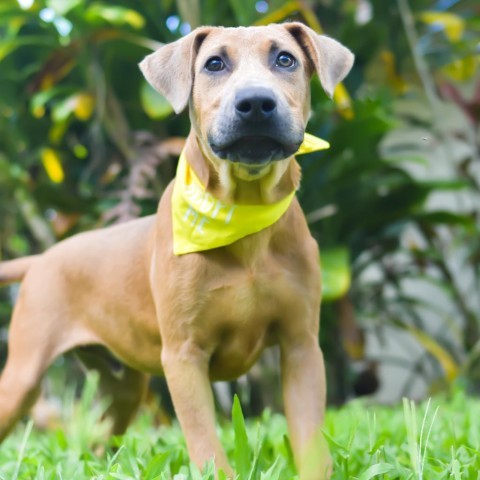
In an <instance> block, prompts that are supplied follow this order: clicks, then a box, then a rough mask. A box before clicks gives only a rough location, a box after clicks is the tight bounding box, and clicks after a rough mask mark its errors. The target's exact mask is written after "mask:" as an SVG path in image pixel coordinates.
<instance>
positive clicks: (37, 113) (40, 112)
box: [32, 105, 45, 118]
mask: <svg viewBox="0 0 480 480" xmlns="http://www.w3.org/2000/svg"><path fill="white" fill-rule="evenodd" d="M32 113H33V116H34V117H35V118H42V117H43V116H44V115H45V108H44V106H43V105H38V106H37V107H35V108H34V109H33V110H32Z"/></svg>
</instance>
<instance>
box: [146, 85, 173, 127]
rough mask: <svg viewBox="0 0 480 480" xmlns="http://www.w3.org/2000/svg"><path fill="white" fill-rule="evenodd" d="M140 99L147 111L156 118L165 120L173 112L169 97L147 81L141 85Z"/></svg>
mask: <svg viewBox="0 0 480 480" xmlns="http://www.w3.org/2000/svg"><path fill="white" fill-rule="evenodd" d="M140 101H141V103H142V107H143V110H144V111H145V113H146V114H147V115H148V116H149V117H150V118H153V119H155V120H163V119H165V118H167V117H168V116H169V115H170V114H171V113H172V112H173V108H172V106H171V105H170V104H169V103H168V101H167V99H166V98H165V97H164V96H163V95H160V93H158V92H157V91H156V90H155V89H154V88H153V87H151V86H150V84H149V83H148V82H146V81H144V82H142V85H141V87H140Z"/></svg>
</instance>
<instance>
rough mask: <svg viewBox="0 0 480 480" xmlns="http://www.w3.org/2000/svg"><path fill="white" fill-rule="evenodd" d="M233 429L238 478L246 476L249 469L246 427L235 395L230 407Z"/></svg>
mask: <svg viewBox="0 0 480 480" xmlns="http://www.w3.org/2000/svg"><path fill="white" fill-rule="evenodd" d="M232 422H233V431H234V432H235V450H234V458H235V468H236V472H237V473H238V475H239V476H240V478H247V476H248V472H249V470H250V447H249V445H248V436H247V429H246V428H245V419H244V417H243V412H242V407H241V405H240V400H239V399H238V397H237V395H235V397H234V399H233V407H232Z"/></svg>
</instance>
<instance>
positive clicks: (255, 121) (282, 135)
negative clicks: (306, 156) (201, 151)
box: [209, 87, 303, 166]
mask: <svg viewBox="0 0 480 480" xmlns="http://www.w3.org/2000/svg"><path fill="white" fill-rule="evenodd" d="M229 113H230V116H231V118H232V120H231V121H230V122H228V126H227V127H226V128H225V129H224V130H223V131H221V132H220V133H219V134H218V135H215V136H212V137H210V138H209V142H210V147H211V148H212V150H213V152H214V153H215V155H217V156H218V157H220V158H222V159H225V160H229V161H231V162H234V163H242V164H245V165H257V166H261V165H265V164H267V163H270V162H272V161H275V160H283V159H284V158H287V157H290V156H291V155H293V154H294V153H295V152H296V151H297V150H298V148H299V146H300V144H301V142H302V139H303V132H301V135H295V136H293V135H292V134H291V133H289V132H290V131H291V127H290V125H289V121H288V118H284V117H285V116H287V117H288V114H287V115H281V112H280V108H279V105H278V100H277V98H276V97H275V95H274V93H273V92H272V91H270V90H269V89H267V88H264V87H248V88H244V89H241V90H239V91H238V92H237V94H236V95H235V99H234V105H233V112H229Z"/></svg>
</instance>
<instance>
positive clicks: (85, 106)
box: [73, 93, 95, 122]
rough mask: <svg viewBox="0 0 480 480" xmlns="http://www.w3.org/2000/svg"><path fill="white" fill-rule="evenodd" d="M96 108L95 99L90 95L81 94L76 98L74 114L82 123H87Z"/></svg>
mask: <svg viewBox="0 0 480 480" xmlns="http://www.w3.org/2000/svg"><path fill="white" fill-rule="evenodd" d="M94 107H95V99H94V98H93V95H91V94H89V93H79V94H78V95H76V96H75V107H74V109H73V113H74V114H75V116H76V117H77V118H78V119H79V120H82V121H84V122H85V121H87V120H88V119H89V118H90V117H91V116H92V113H93V108H94Z"/></svg>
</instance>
